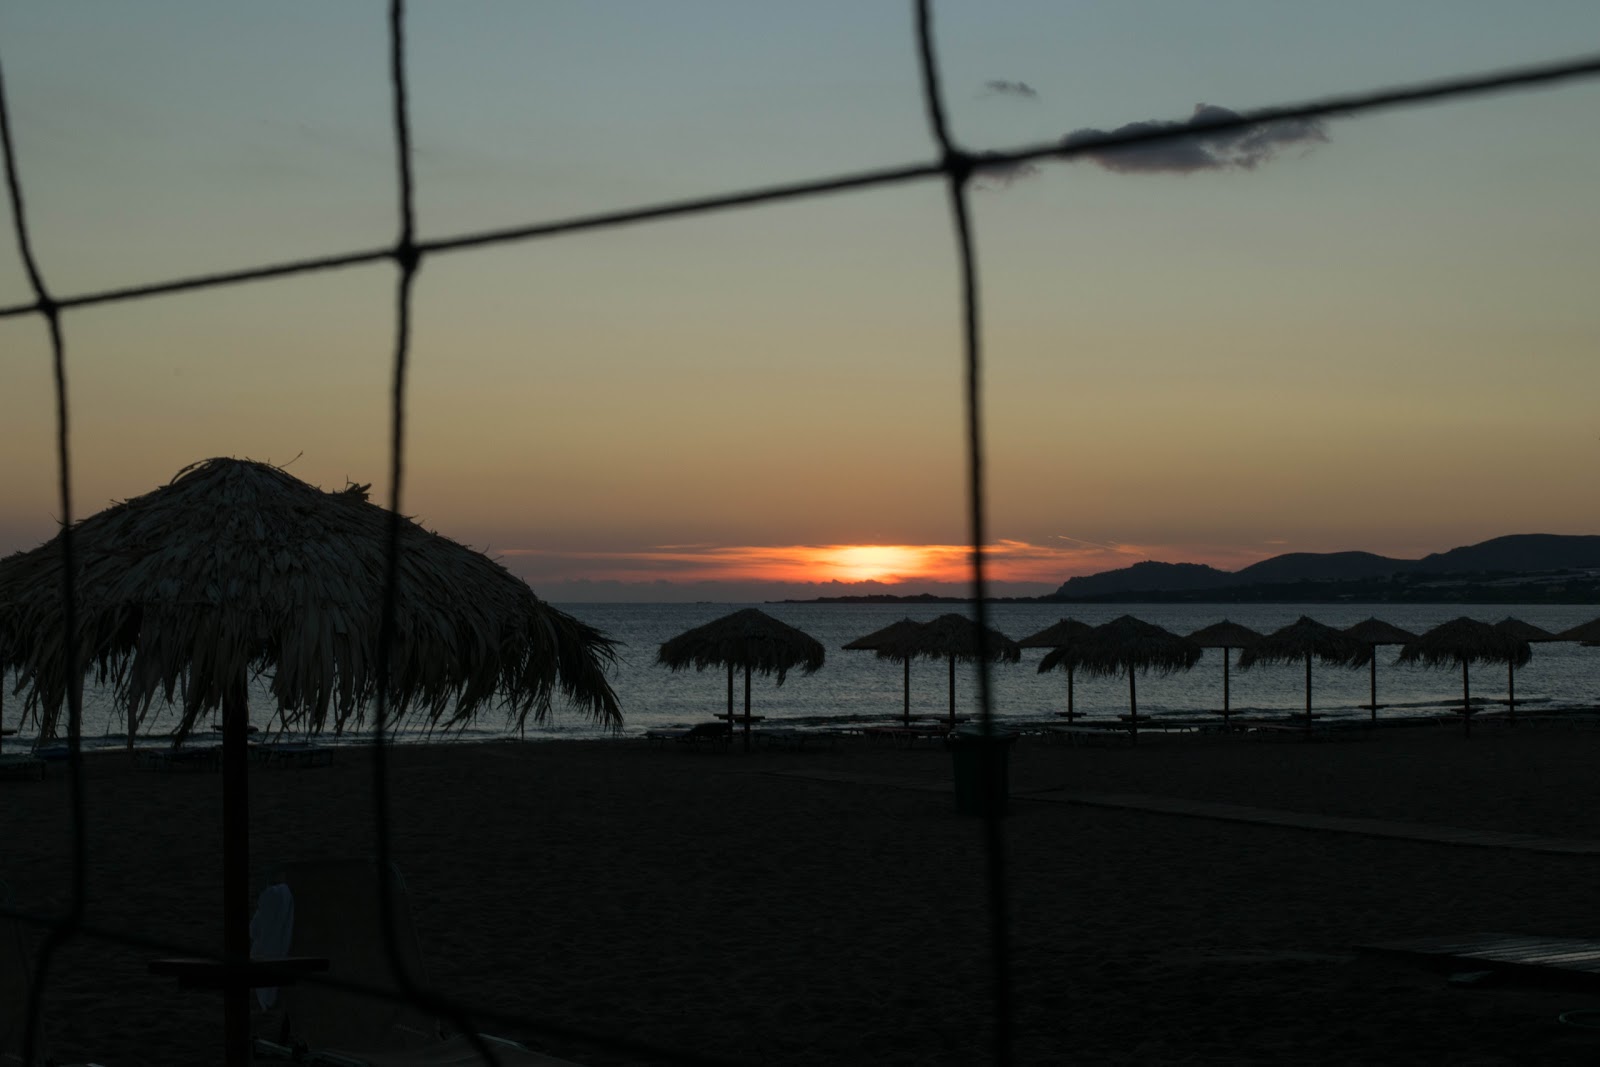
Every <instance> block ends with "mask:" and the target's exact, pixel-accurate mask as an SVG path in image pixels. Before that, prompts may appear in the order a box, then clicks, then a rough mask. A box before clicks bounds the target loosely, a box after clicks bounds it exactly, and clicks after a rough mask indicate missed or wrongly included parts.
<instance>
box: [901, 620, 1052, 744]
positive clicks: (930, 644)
mask: <svg viewBox="0 0 1600 1067" xmlns="http://www.w3.org/2000/svg"><path fill="white" fill-rule="evenodd" d="M889 647H890V648H891V649H892V651H889V652H879V653H878V654H879V655H880V656H884V657H885V658H896V659H897V658H899V657H900V656H901V655H905V656H910V657H917V656H921V657H925V658H927V659H943V660H947V661H948V662H949V664H950V726H951V728H952V729H954V728H955V724H956V660H963V661H965V662H968V663H975V662H978V660H979V656H980V654H981V655H983V656H985V657H986V658H987V659H988V660H989V662H991V663H999V662H1006V663H1015V662H1017V661H1018V660H1019V659H1021V658H1022V650H1021V649H1020V648H1018V647H1017V643H1016V642H1015V641H1013V640H1011V638H1009V637H1007V636H1006V635H1005V634H1003V633H1001V632H1000V631H999V630H996V629H993V628H988V629H987V630H986V631H985V632H984V634H983V640H982V641H981V642H980V640H979V631H978V624H977V623H975V622H973V621H972V620H971V619H970V618H968V617H967V616H965V615H956V614H954V613H952V614H949V615H941V616H939V617H938V618H937V619H934V620H933V621H932V622H925V623H923V624H922V626H921V627H919V628H918V629H917V630H915V631H910V630H908V631H906V633H905V637H904V639H903V640H901V641H899V642H897V643H895V644H894V645H893V646H889Z"/></svg>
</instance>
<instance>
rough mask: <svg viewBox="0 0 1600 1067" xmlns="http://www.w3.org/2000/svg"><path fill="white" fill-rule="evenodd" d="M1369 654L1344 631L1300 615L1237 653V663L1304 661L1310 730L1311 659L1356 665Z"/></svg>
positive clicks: (1333, 663)
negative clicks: (1250, 646)
mask: <svg viewBox="0 0 1600 1067" xmlns="http://www.w3.org/2000/svg"><path fill="white" fill-rule="evenodd" d="M1371 655H1372V649H1371V648H1370V647H1369V646H1367V645H1363V644H1362V643H1361V642H1359V641H1357V640H1356V639H1355V638H1353V637H1351V636H1350V635H1349V634H1347V633H1345V632H1344V631H1343V630H1335V629H1334V628H1333V627H1331V626H1324V625H1323V624H1322V623H1320V622H1318V621H1317V620H1315V619H1311V618H1307V617H1306V616H1304V615H1302V616H1300V618H1299V619H1298V620H1297V621H1295V622H1292V623H1290V624H1289V625H1288V626H1285V627H1282V628H1281V629H1277V630H1274V631H1272V632H1271V633H1270V634H1268V635H1267V636H1265V637H1263V638H1262V639H1261V641H1260V643H1259V644H1257V645H1255V646H1254V647H1252V648H1247V649H1245V650H1244V651H1243V652H1242V653H1240V655H1239V666H1240V667H1243V668H1244V669H1245V670H1249V669H1250V668H1251V667H1253V666H1255V665H1256V664H1257V663H1298V662H1300V661H1301V660H1302V659H1303V660H1305V663H1306V729H1307V730H1309V729H1311V660H1312V658H1313V657H1315V658H1316V659H1317V660H1318V661H1319V662H1321V663H1324V664H1328V665H1331V666H1336V667H1359V666H1361V665H1362V664H1364V663H1366V662H1367V660H1368V659H1369V657H1371Z"/></svg>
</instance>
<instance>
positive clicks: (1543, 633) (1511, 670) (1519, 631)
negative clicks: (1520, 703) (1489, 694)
mask: <svg viewBox="0 0 1600 1067" xmlns="http://www.w3.org/2000/svg"><path fill="white" fill-rule="evenodd" d="M1494 628H1495V629H1496V630H1499V631H1500V632H1501V633H1505V634H1510V635H1511V636H1512V637H1515V638H1517V639H1518V640H1520V641H1526V642H1528V643H1529V644H1530V645H1536V644H1544V643H1546V642H1549V641H1559V640H1560V638H1559V637H1557V636H1556V635H1555V634H1553V633H1551V632H1550V631H1549V630H1546V629H1544V628H1542V627H1539V626H1535V625H1534V624H1533V623H1531V622H1523V621H1522V620H1521V619H1513V618H1512V617H1511V616H1509V615H1507V616H1506V617H1505V618H1503V619H1501V620H1500V621H1499V622H1497V623H1495V624H1494ZM1529 651H1530V652H1531V651H1532V649H1529ZM1516 717H1517V665H1516V664H1515V663H1513V662H1511V661H1509V660H1507V661H1506V718H1507V719H1515V718H1516Z"/></svg>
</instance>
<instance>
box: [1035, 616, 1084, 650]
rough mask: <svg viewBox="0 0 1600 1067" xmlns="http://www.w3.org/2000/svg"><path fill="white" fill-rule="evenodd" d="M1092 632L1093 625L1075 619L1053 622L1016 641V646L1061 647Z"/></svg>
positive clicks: (1080, 639)
mask: <svg viewBox="0 0 1600 1067" xmlns="http://www.w3.org/2000/svg"><path fill="white" fill-rule="evenodd" d="M1093 632H1094V627H1093V626H1090V625H1089V624H1088V623H1086V622H1079V621H1078V620H1077V619H1062V620H1061V621H1060V622H1053V623H1051V624H1050V625H1049V626H1046V627H1045V628H1044V629H1042V630H1040V631H1039V632H1038V633H1036V634H1029V635H1028V636H1027V637H1024V638H1023V639H1022V640H1020V641H1018V642H1017V647H1018V648H1061V647H1062V646H1064V645H1070V644H1072V643H1073V642H1074V641H1082V640H1083V639H1084V638H1086V637H1088V636H1089V635H1090V634H1092V633H1093Z"/></svg>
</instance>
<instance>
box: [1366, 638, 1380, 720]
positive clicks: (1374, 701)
mask: <svg viewBox="0 0 1600 1067" xmlns="http://www.w3.org/2000/svg"><path fill="white" fill-rule="evenodd" d="M1368 666H1370V667H1371V668H1372V721H1373V723H1374V724H1376V723H1377V721H1378V650H1377V649H1376V648H1374V649H1373V650H1372V661H1371V663H1369V664H1368Z"/></svg>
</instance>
